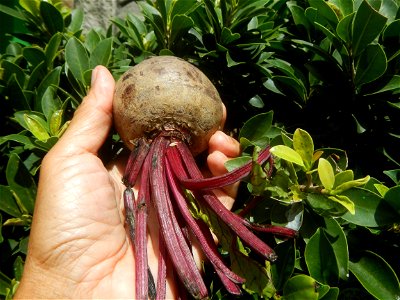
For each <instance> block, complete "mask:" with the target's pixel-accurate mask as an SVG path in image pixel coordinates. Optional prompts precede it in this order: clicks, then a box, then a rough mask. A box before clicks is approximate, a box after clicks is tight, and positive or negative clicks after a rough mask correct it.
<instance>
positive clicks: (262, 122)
mask: <svg viewBox="0 0 400 300" xmlns="http://www.w3.org/2000/svg"><path fill="white" fill-rule="evenodd" d="M272 118H273V112H272V111H270V112H267V113H263V114H259V115H256V116H254V117H252V118H250V119H249V120H248V121H247V122H246V123H245V124H244V125H243V127H242V129H241V130H240V133H239V140H240V141H241V140H242V138H246V139H247V140H249V141H250V142H252V143H254V144H255V145H258V146H259V147H261V148H263V147H265V146H266V145H267V144H269V136H268V132H269V130H270V128H271V125H272Z"/></svg>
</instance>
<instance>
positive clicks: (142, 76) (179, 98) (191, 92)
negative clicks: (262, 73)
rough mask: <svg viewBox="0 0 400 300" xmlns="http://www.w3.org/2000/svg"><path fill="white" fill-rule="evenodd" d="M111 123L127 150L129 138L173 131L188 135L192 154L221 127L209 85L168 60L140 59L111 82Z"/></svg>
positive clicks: (218, 102)
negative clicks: (113, 89) (112, 96)
mask: <svg viewBox="0 0 400 300" xmlns="http://www.w3.org/2000/svg"><path fill="white" fill-rule="evenodd" d="M113 106H114V107H113V113H114V124H115V127H116V130H117V132H118V133H119V135H120V136H121V139H122V140H123V141H124V143H125V144H126V145H127V147H128V148H130V149H132V148H133V142H134V140H135V139H137V138H140V137H143V136H145V137H146V136H147V137H149V138H151V137H152V136H153V135H155V134H158V133H160V132H162V131H170V130H175V131H178V132H181V133H183V134H184V135H186V134H189V135H188V137H189V138H188V145H189V147H190V149H191V151H192V153H193V154H194V155H196V154H198V153H200V152H202V151H203V150H205V149H206V148H207V144H208V140H209V139H210V137H211V135H212V134H213V133H214V132H215V131H216V130H217V129H218V128H219V126H220V124H221V119H222V114H223V106H222V101H221V99H220V97H219V94H218V92H217V90H216V88H215V87H214V85H213V84H212V83H211V81H210V80H209V79H208V78H207V77H206V76H205V75H204V74H203V73H202V72H201V71H200V70H199V69H197V68H196V67H195V66H193V65H192V64H190V63H188V62H186V61H185V60H183V59H180V58H177V57H174V56H157V57H152V58H149V59H146V60H144V61H143V62H141V63H140V64H138V65H136V66H134V67H132V68H131V69H129V70H128V71H127V72H125V73H124V74H123V75H122V76H121V77H120V79H119V80H118V81H117V84H116V89H115V94H114V102H113Z"/></svg>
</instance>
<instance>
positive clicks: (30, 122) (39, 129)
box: [24, 114, 50, 141]
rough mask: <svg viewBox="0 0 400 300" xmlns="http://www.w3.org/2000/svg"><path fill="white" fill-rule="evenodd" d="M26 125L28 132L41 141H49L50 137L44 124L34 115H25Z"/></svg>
mask: <svg viewBox="0 0 400 300" xmlns="http://www.w3.org/2000/svg"><path fill="white" fill-rule="evenodd" d="M24 120H25V124H26V125H27V127H28V130H29V131H30V132H31V133H32V134H33V135H34V136H35V137H36V138H37V139H38V140H40V141H45V140H47V139H48V138H49V137H50V136H49V133H48V132H47V129H46V127H45V126H43V123H42V122H40V121H39V120H38V119H37V118H35V116H34V115H29V114H24Z"/></svg>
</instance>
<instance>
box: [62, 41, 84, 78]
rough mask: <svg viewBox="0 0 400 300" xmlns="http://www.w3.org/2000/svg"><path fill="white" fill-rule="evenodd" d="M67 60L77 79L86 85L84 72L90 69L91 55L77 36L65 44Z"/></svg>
mask: <svg viewBox="0 0 400 300" xmlns="http://www.w3.org/2000/svg"><path fill="white" fill-rule="evenodd" d="M65 60H66V63H67V65H68V68H69V70H70V71H71V72H72V74H73V76H74V77H75V79H76V80H78V82H80V83H81V84H83V85H86V84H87V83H86V82H85V78H84V73H85V72H86V71H87V70H88V69H89V56H88V54H87V52H86V49H85V47H84V46H83V44H82V42H81V41H79V40H78V39H77V38H75V37H72V38H70V39H69V41H68V43H67V45H66V46H65Z"/></svg>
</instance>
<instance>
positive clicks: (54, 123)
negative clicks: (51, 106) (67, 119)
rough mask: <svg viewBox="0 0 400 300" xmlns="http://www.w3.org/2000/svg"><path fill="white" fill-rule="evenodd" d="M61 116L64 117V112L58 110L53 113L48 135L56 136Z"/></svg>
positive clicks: (61, 119)
mask: <svg viewBox="0 0 400 300" xmlns="http://www.w3.org/2000/svg"><path fill="white" fill-rule="evenodd" d="M63 116H64V110H62V109H58V110H56V111H54V112H53V113H52V115H51V118H50V122H49V128H50V134H51V135H53V136H54V135H58V133H59V131H60V128H61V124H62V121H63Z"/></svg>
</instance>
